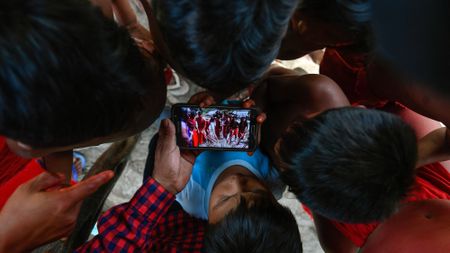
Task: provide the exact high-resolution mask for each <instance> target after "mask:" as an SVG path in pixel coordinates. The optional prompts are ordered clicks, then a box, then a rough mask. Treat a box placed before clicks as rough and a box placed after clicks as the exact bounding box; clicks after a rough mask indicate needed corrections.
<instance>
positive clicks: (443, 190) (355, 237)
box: [331, 163, 450, 247]
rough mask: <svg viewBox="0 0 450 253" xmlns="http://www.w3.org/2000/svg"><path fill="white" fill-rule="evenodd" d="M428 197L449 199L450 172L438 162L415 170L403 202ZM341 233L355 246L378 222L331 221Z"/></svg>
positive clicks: (358, 244)
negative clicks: (415, 173) (413, 182)
mask: <svg viewBox="0 0 450 253" xmlns="http://www.w3.org/2000/svg"><path fill="white" fill-rule="evenodd" d="M428 199H447V200H450V173H449V172H448V171H447V170H446V169H445V168H444V167H443V166H442V165H441V164H440V163H434V164H430V165H426V166H424V167H422V168H419V169H418V170H417V175H416V183H415V184H414V186H413V188H412V190H411V191H410V192H409V193H408V196H407V197H406V199H405V200H404V202H406V203H407V202H413V201H421V200H428ZM331 222H332V224H333V225H334V226H335V227H336V228H337V229H338V230H339V231H341V233H342V234H343V235H345V236H346V237H347V238H349V239H350V240H351V241H352V242H353V243H354V244H355V245H356V246H358V247H361V246H363V245H364V244H365V243H366V240H367V238H368V237H369V235H370V234H371V233H372V232H373V231H374V230H375V228H376V227H377V226H378V224H379V223H370V224H346V223H341V222H337V221H331Z"/></svg>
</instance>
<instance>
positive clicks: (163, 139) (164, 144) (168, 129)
mask: <svg viewBox="0 0 450 253" xmlns="http://www.w3.org/2000/svg"><path fill="white" fill-rule="evenodd" d="M158 146H160V147H159V149H160V151H171V150H173V149H174V148H176V147H177V140H176V131H175V125H174V124H173V123H172V121H171V120H170V119H164V120H162V121H161V125H160V127H159V139H158ZM161 148H162V150H161ZM157 149H158V147H157Z"/></svg>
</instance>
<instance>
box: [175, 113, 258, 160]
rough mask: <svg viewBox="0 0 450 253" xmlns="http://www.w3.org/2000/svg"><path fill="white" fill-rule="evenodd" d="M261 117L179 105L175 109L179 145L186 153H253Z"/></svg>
mask: <svg viewBox="0 0 450 253" xmlns="http://www.w3.org/2000/svg"><path fill="white" fill-rule="evenodd" d="M257 116H258V112H257V111H256V110H255V109H245V108H237V107H229V106H214V107H207V108H201V107H200V106H196V105H189V104H176V105H174V106H173V108H172V120H173V122H174V123H175V126H176V130H177V144H178V146H179V147H180V148H182V149H193V150H229V151H231V150H233V151H247V152H250V151H253V150H255V149H256V146H257V139H258V138H257V137H258V127H257V122H256V120H257Z"/></svg>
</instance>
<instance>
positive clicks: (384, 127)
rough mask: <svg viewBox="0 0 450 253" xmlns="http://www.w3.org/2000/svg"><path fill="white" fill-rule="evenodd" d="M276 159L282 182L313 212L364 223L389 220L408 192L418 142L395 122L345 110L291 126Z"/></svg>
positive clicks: (369, 112) (382, 114)
mask: <svg viewBox="0 0 450 253" xmlns="http://www.w3.org/2000/svg"><path fill="white" fill-rule="evenodd" d="M276 153H277V154H278V157H279V159H280V161H281V164H282V165H281V167H282V178H283V180H284V181H285V183H287V184H288V185H289V186H290V189H291V191H293V192H294V193H295V194H296V196H297V197H298V199H299V200H300V201H301V202H302V203H304V204H306V205H307V206H308V207H309V208H311V210H312V211H313V212H317V213H318V214H321V215H323V216H325V217H327V218H332V219H336V220H339V221H344V222H356V223H362V222H364V223H365V222H372V221H377V220H381V219H383V218H386V217H388V216H389V215H391V214H392V212H394V210H395V209H396V208H397V205H398V204H399V201H400V200H401V199H402V198H403V197H404V196H405V195H406V193H407V192H408V190H409V189H410V186H411V185H412V184H413V180H414V168H415V164H416V160H417V141H416V136H415V133H414V131H413V129H411V127H410V126H408V125H407V124H406V123H404V122H403V121H402V120H401V119H400V118H398V117H397V116H394V115H392V114H389V113H386V112H381V111H376V110H368V109H362V108H352V107H347V108H341V109H333V110H329V111H326V112H324V113H322V114H320V115H318V116H316V117H314V118H313V119H311V120H308V121H305V122H303V123H295V124H293V125H292V126H291V127H290V128H289V129H288V130H287V132H286V133H285V134H284V136H283V137H282V138H281V139H280V141H279V142H278V143H277V145H276Z"/></svg>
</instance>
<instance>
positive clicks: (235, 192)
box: [208, 166, 276, 224]
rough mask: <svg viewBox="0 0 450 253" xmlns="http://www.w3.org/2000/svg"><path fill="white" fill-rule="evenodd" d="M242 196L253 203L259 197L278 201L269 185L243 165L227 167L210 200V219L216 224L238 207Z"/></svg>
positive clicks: (218, 180) (210, 221)
mask: <svg viewBox="0 0 450 253" xmlns="http://www.w3.org/2000/svg"><path fill="white" fill-rule="evenodd" d="M241 198H245V199H246V201H247V202H248V203H249V204H251V203H253V202H254V200H255V199H257V198H270V200H272V201H276V200H275V198H274V197H273V195H272V193H271V192H270V190H269V189H268V188H267V186H266V185H265V184H264V182H262V181H261V180H259V179H258V178H257V177H256V176H255V175H254V174H253V173H251V172H250V171H249V170H247V169H246V168H244V167H241V166H232V167H230V168H228V169H226V170H225V171H224V172H223V173H222V174H221V175H220V176H219V178H218V179H217V181H216V184H215V185H214V188H213V190H212V192H211V198H210V201H209V211H208V221H209V223H212V224H215V223H218V222H219V221H220V220H222V219H223V218H224V217H225V216H226V215H227V214H228V213H229V212H230V211H232V210H233V209H234V208H236V207H237V206H238V205H239V203H240V201H241Z"/></svg>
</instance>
